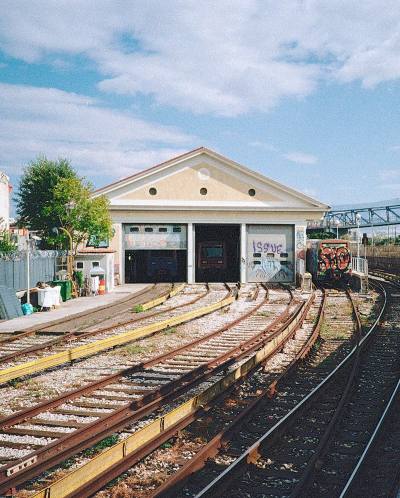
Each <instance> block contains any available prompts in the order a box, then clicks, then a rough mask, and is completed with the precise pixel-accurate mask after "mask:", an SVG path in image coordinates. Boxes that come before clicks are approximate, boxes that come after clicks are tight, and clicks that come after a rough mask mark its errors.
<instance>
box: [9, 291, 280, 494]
mask: <svg viewBox="0 0 400 498" xmlns="http://www.w3.org/2000/svg"><path fill="white" fill-rule="evenodd" d="M266 298H267V296H266ZM233 299H234V296H233V295H232V296H230V298H229V304H230V303H232V300H233ZM262 304H263V303H260V304H258V305H256V306H254V308H253V309H252V310H251V311H250V312H247V313H246V314H245V315H244V316H242V317H240V318H239V319H237V320H235V321H234V322H232V323H231V324H228V325H227V326H225V327H222V328H221V329H219V330H218V331H214V332H212V333H210V334H209V335H208V336H206V337H203V338H200V339H197V340H195V341H193V342H192V343H191V344H188V345H185V346H182V347H180V348H178V349H176V350H175V351H173V352H170V353H166V354H164V355H160V356H159V357H157V358H153V359H152V360H149V361H147V362H145V363H142V364H140V365H136V366H135V367H132V368H130V369H127V370H125V371H123V372H121V373H119V374H117V375H113V376H109V377H108V378H106V379H102V380H101V381H98V382H95V383H92V384H91V385H89V386H84V387H83V388H80V389H78V390H75V391H73V392H70V393H66V394H64V395H62V396H60V397H58V398H56V399H54V400H50V401H48V402H45V403H42V404H40V405H38V406H36V407H33V408H28V409H26V410H24V411H22V412H20V413H17V414H15V415H12V416H10V417H7V418H5V419H3V420H1V421H0V426H1V427H3V428H7V429H6V432H7V430H8V432H9V429H8V428H9V427H11V426H12V425H13V424H14V425H15V424H17V423H20V422H22V421H26V420H27V419H29V418H30V417H33V416H36V415H38V414H39V413H43V412H46V411H47V410H49V409H50V408H52V409H53V408H56V407H57V406H60V404H62V403H64V402H65V401H66V400H71V399H76V398H78V397H79V396H82V395H84V394H88V393H90V394H91V395H92V396H93V391H94V390H96V389H99V388H102V389H104V388H105V386H107V385H108V384H113V383H115V382H118V381H119V383H120V379H121V378H122V377H123V376H124V377H125V378H126V379H125V382H127V379H129V377H131V376H132V374H134V373H135V372H140V371H145V369H146V368H147V369H149V368H153V369H154V366H155V365H157V364H162V363H165V362H166V360H168V359H169V358H176V357H177V355H178V354H182V352H184V351H188V350H189V349H190V347H192V348H194V347H199V345H202V344H203V343H206V341H207V340H208V341H210V340H212V339H213V338H214V337H216V336H217V335H218V334H220V335H221V334H222V333H223V332H224V331H229V329H230V328H232V327H234V325H236V323H238V322H239V321H242V320H243V319H244V318H247V317H249V316H251V315H252V314H253V313H254V312H255V311H256V310H257V309H259V308H260V306H261V305H262ZM286 314H287V313H283V314H282V315H283V317H286ZM273 324H274V325H275V326H277V324H278V320H276V321H275V322H273ZM271 326H272V324H271ZM267 334H268V333H267V329H266V330H264V336H266V335H267ZM264 336H262V334H261V333H260V334H256V335H254V334H253V337H252V338H250V339H247V340H245V341H243V340H242V341H239V340H238V339H239V338H238V339H236V344H235V345H234V347H232V346H230V347H228V346H229V344H227V347H226V348H225V351H224V352H222V353H221V351H218V350H216V352H214V358H210V361H207V362H204V360H203V361H201V362H200V365H199V363H198V362H197V363H195V364H194V365H193V366H192V371H190V372H187V371H186V373H185V374H184V375H181V376H180V377H179V378H178V379H174V376H172V377H173V379H172V380H171V381H170V382H169V383H168V384H164V385H162V386H161V387H160V386H156V388H154V390H153V391H151V392H149V391H147V394H144V393H143V390H142V393H141V397H140V399H137V400H135V401H134V402H131V403H129V404H128V405H127V404H124V406H120V407H117V409H116V410H114V411H113V412H112V413H111V414H110V415H108V414H107V415H105V416H102V417H100V418H99V419H98V420H97V421H95V422H92V423H90V424H89V425H88V426H87V427H81V426H82V424H77V425H78V430H77V431H75V432H74V433H72V434H68V435H66V436H64V437H62V438H60V439H58V440H57V441H56V442H55V443H54V444H50V445H48V446H46V448H45V449H44V448H43V449H41V450H38V451H36V452H34V454H33V455H32V456H30V458H34V457H36V460H35V462H31V461H30V460H29V458H28V459H21V461H19V462H17V463H15V464H9V465H8V466H6V467H3V468H2V469H1V473H2V476H0V482H2V483H3V487H2V486H1V484H0V488H1V489H2V490H4V489H5V488H4V486H12V483H11V481H13V480H14V481H16V482H22V481H21V479H22V480H24V479H25V480H26V476H27V475H28V474H29V475H31V476H34V475H35V474H36V473H37V469H38V467H39V468H40V471H41V470H42V469H41V467H40V465H44V462H46V465H47V466H50V465H53V464H54V463H57V462H59V461H61V460H63V459H65V458H66V457H67V456H68V455H69V454H73V453H74V452H76V451H79V450H80V449H83V448H84V447H87V446H90V445H91V444H93V443H94V442H96V441H98V440H100V439H102V438H103V437H105V435H107V434H108V433H112V432H113V431H115V430H117V429H118V428H121V427H124V426H126V425H127V424H128V423H129V422H132V421H134V420H136V419H138V418H140V417H141V416H143V415H145V414H146V413H149V412H151V411H153V410H154V409H156V408H158V407H159V406H161V404H162V402H163V401H166V400H167V399H170V398H171V397H172V395H177V394H178V393H179V392H182V391H183V390H186V389H188V387H190V386H192V385H195V384H196V383H198V382H200V381H201V380H204V379H206V378H208V377H210V376H211V375H212V374H215V372H217V371H220V370H222V369H223V368H226V367H227V366H229V365H230V364H231V363H232V362H233V361H234V359H238V358H240V357H242V356H243V355H244V351H243V345H245V347H246V348H247V350H248V351H251V350H252V349H254V348H256V347H257V346H258V345H259V344H260V341H262V339H264V340H265V337H264ZM251 339H252V340H251ZM232 340H233V339H232ZM232 345H233V344H232ZM214 348H215V346H214ZM218 353H219V354H218ZM172 366H173V365H172ZM170 368H171V367H170ZM172 370H173V369H172ZM165 376H166V374H165V375H164V377H165ZM175 377H176V376H175ZM132 389H133V388H131V391H132ZM113 390H114V389H113ZM139 391H140V388H139ZM125 399H127V398H125ZM128 399H129V398H128ZM99 403H100V402H99ZM36 423H37V422H36ZM43 423H45V422H43ZM53 425H56V424H53ZM72 425H74V424H72ZM75 426H76V424H75ZM13 432H14V433H15V430H14V431H13ZM53 436H54V434H53ZM27 460H29V464H28V465H25V468H24V463H26V461H27ZM10 469H11V470H10ZM14 469H15V472H14ZM34 469H36V470H34ZM32 472H33V473H32ZM7 474H8V475H7ZM14 475H15V479H14V477H11V476H14ZM24 476H25V477H24ZM10 478H11V481H10ZM5 482H7V485H6V484H5ZM14 484H15V483H14ZM0 492H1V490H0Z"/></svg>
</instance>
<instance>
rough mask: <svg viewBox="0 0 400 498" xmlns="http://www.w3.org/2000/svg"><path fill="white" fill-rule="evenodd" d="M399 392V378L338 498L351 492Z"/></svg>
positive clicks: (342, 497) (343, 497)
mask: <svg viewBox="0 0 400 498" xmlns="http://www.w3.org/2000/svg"><path fill="white" fill-rule="evenodd" d="M399 393H400V379H399V380H398V381H397V384H396V386H395V388H394V389H393V392H392V394H391V396H390V399H389V401H388V403H387V404H386V407H385V409H384V411H383V413H382V415H381V417H380V418H379V420H378V423H377V424H376V427H375V429H374V431H373V433H372V435H371V437H370V439H369V441H368V443H367V445H366V447H365V449H364V451H363V453H362V455H361V456H360V458H359V460H358V462H357V465H356V466H355V468H354V470H353V472H352V473H351V475H350V477H349V479H348V480H347V482H346V485H345V486H344V488H343V490H342V492H341V493H340V496H339V498H345V496H348V494H349V493H350V492H351V488H352V486H354V483H355V481H356V478H357V477H358V474H359V472H360V470H361V468H362V465H363V464H364V463H365V460H366V458H367V456H368V455H369V453H370V452H371V451H372V449H373V446H374V444H375V443H376V441H377V436H379V434H380V432H381V429H382V426H383V424H384V422H385V420H386V417H387V415H388V413H389V411H390V409H391V407H392V405H393V403H394V401H395V399H396V396H398V394H399ZM349 496H350V495H349Z"/></svg>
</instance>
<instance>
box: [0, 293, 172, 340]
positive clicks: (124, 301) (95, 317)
mask: <svg viewBox="0 0 400 498" xmlns="http://www.w3.org/2000/svg"><path fill="white" fill-rule="evenodd" d="M173 288H174V286H173V285H171V284H152V285H149V286H147V287H145V288H144V289H142V290H140V291H139V292H135V293H134V294H130V295H129V296H128V297H124V298H121V299H119V300H118V301H115V302H112V303H110V304H107V305H104V306H98V307H96V308H92V309H89V310H85V311H83V312H80V313H73V314H71V316H69V317H63V318H59V319H57V320H52V321H50V322H47V323H45V324H39V325H37V326H33V327H27V328H25V329H23V330H15V331H14V332H13V333H12V334H10V336H8V337H2V339H1V340H0V344H2V343H4V342H5V341H8V340H12V339H14V338H15V339H19V338H22V337H26V336H29V335H34V334H36V333H38V332H41V331H43V332H45V331H49V332H53V333H65V332H74V331H79V330H80V329H81V328H82V327H88V326H90V325H98V324H99V323H102V321H103V320H104V317H105V316H107V317H108V316H109V314H110V313H112V314H120V313H124V312H128V311H129V310H131V309H132V307H133V306H136V305H143V304H144V303H145V302H147V301H152V300H153V299H158V298H160V297H168V294H169V293H170V292H171V290H172V289H173Z"/></svg>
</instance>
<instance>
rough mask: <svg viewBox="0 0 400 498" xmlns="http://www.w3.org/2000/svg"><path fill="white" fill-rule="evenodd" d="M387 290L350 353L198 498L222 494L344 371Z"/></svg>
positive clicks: (362, 340) (367, 334) (200, 493)
mask: <svg viewBox="0 0 400 498" xmlns="http://www.w3.org/2000/svg"><path fill="white" fill-rule="evenodd" d="M386 303H387V298H386V292H384V304H383V306H382V308H381V310H380V313H379V315H378V317H377V318H376V320H375V321H374V323H373V325H372V326H371V327H370V329H369V331H368V332H367V333H366V334H365V335H364V336H363V337H362V338H361V339H360V340H359V342H358V344H356V345H355V346H354V347H353V348H352V350H351V351H350V352H349V354H348V355H347V356H346V357H345V358H344V359H343V360H342V361H341V362H340V363H339V364H338V365H337V366H336V367H335V368H334V369H333V370H332V371H331V372H330V373H329V374H328V375H327V376H326V377H325V378H324V379H323V380H322V381H321V382H320V383H319V384H318V385H317V386H316V387H315V388H314V389H313V390H312V391H311V392H310V393H309V394H308V395H307V396H305V397H304V398H303V399H302V400H301V401H300V402H299V403H298V404H297V405H296V406H295V407H294V408H293V409H292V410H291V411H290V412H288V413H287V414H286V415H285V416H284V417H282V418H281V419H280V420H279V421H278V422H277V423H276V424H275V425H274V426H273V427H271V428H270V429H269V430H268V431H267V432H265V433H264V434H263V435H262V436H261V437H260V438H259V439H258V440H257V441H256V442H255V443H253V444H252V445H251V446H250V447H249V448H248V449H247V450H246V451H245V452H243V453H242V454H241V455H240V456H239V457H238V458H237V459H236V460H235V461H234V462H232V463H231V464H230V465H229V466H228V467H227V468H226V469H225V470H224V471H223V472H221V473H220V474H219V475H218V476H217V477H216V478H215V479H213V480H212V481H211V482H210V483H208V484H207V485H206V486H205V487H204V488H203V489H202V490H201V491H200V492H199V493H198V494H197V495H196V498H200V497H203V496H220V495H218V494H217V493H218V492H219V490H220V489H221V488H222V489H223V488H224V487H226V482H227V481H230V480H231V479H232V478H233V474H234V473H235V471H238V469H239V468H240V467H241V466H246V465H247V464H248V462H249V461H251V460H252V457H254V456H257V455H258V449H259V448H260V447H261V445H262V444H265V443H266V441H268V440H270V439H273V438H274V437H275V436H276V435H277V434H278V433H280V432H282V431H283V430H284V428H285V426H286V425H287V424H288V422H289V421H290V422H291V420H292V419H293V418H294V417H295V416H296V415H297V414H298V413H300V411H301V410H302V409H305V407H306V406H307V404H308V403H310V402H311V401H312V400H314V398H316V396H317V395H318V394H319V393H321V392H322V390H323V389H324V388H326V387H327V386H328V384H329V383H330V382H331V381H332V380H334V379H335V378H336V375H337V374H338V373H341V372H342V369H343V368H344V367H346V366H347V365H348V363H349V362H350V360H352V359H353V357H354V356H355V355H357V354H358V351H359V348H360V347H362V346H363V345H364V344H365V342H366V341H367V340H368V339H369V338H370V337H371V336H372V333H373V332H374V330H375V328H376V327H377V325H378V323H379V322H380V319H381V317H382V315H383V313H384V311H385V309H386Z"/></svg>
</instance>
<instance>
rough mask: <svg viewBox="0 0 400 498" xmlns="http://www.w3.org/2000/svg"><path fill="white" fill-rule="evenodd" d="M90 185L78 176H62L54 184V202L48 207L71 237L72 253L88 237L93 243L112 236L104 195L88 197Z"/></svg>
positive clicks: (89, 195)
mask: <svg viewBox="0 0 400 498" xmlns="http://www.w3.org/2000/svg"><path fill="white" fill-rule="evenodd" d="M91 190H92V185H91V184H90V183H89V182H87V181H85V180H83V179H81V178H63V179H61V180H60V181H59V182H58V184H57V185H56V187H55V188H54V204H53V205H52V206H49V207H48V208H47V211H48V214H49V216H50V217H51V218H53V217H54V218H58V224H57V226H58V227H60V228H63V229H64V230H65V231H66V232H68V234H70V236H71V238H72V244H73V253H74V254H76V252H77V249H78V246H79V245H80V244H83V243H86V242H87V241H88V240H89V238H90V239H91V240H93V241H94V242H95V243H99V242H100V241H102V240H104V239H109V238H111V236H112V222H111V217H110V214H109V211H108V207H109V201H108V199H107V198H106V197H105V196H99V197H94V198H92V197H91Z"/></svg>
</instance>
